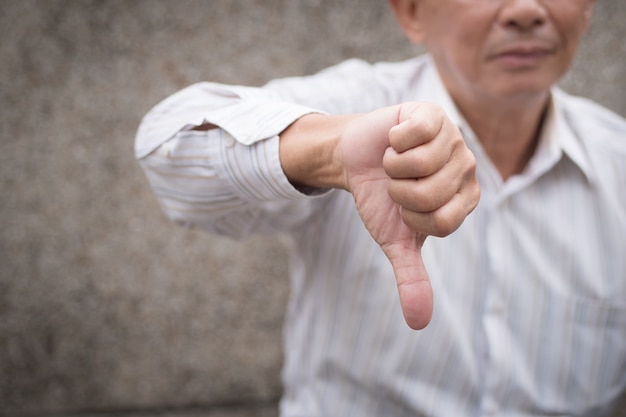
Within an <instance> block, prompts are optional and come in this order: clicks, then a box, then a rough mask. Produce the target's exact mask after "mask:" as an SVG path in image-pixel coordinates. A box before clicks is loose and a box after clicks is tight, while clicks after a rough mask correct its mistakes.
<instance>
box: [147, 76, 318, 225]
mask: <svg viewBox="0 0 626 417" xmlns="http://www.w3.org/2000/svg"><path fill="white" fill-rule="evenodd" d="M312 112H316V110H314V109H311V108H308V107H304V106H300V105H297V104H293V103H288V102H283V101H280V100H277V99H275V98H273V97H271V96H270V94H269V93H266V92H263V91H262V90H260V89H254V88H248V87H237V86H233V87H229V86H221V85H218V84H212V83H200V84H195V85H193V86H191V87H188V88H187V89H185V90H182V91H180V92H178V93H176V94H175V95H173V96H170V97H169V98H167V99H166V100H164V101H163V102H161V103H160V104H158V105H157V106H155V107H154V108H153V109H152V110H151V111H150V112H149V113H148V114H147V115H146V116H145V117H144V119H143V120H142V123H141V125H140V127H139V130H138V132H137V137H136V141H135V155H136V157H137V158H138V159H139V162H140V164H141V166H142V168H143V169H144V172H145V173H146V177H147V179H148V181H149V183H150V185H151V187H152V189H153V191H154V193H155V195H156V196H157V198H158V200H159V203H160V205H161V207H162V209H163V211H164V212H165V214H166V215H167V216H168V217H169V218H170V219H171V220H173V221H175V222H176V223H178V224H181V225H184V226H188V227H198V228H202V229H206V230H208V231H211V232H214V233H219V234H223V235H228V236H232V237H243V236H248V235H251V234H272V233H276V232H279V231H283V230H285V229H288V228H290V227H293V226H295V225H297V224H298V223H299V222H301V221H303V220H304V219H305V218H306V216H307V215H308V214H309V213H310V212H311V210H310V209H309V208H308V206H309V205H310V204H309V203H308V201H309V200H310V199H312V198H314V197H311V196H310V195H307V194H304V193H302V192H301V191H299V190H297V189H296V188H294V187H293V186H292V185H291V184H290V183H289V181H288V179H287V178H286V176H285V175H284V173H283V170H282V167H281V164H280V159H279V149H278V147H279V136H278V135H279V133H280V132H282V131H283V130H284V129H285V128H286V127H287V126H289V125H290V124H291V123H293V122H294V121H295V120H297V119H298V118H299V117H301V116H303V115H305V114H308V113H312ZM207 123H208V124H212V125H215V126H218V128H215V129H210V130H208V131H202V130H194V128H195V127H198V126H201V125H203V124H207Z"/></svg>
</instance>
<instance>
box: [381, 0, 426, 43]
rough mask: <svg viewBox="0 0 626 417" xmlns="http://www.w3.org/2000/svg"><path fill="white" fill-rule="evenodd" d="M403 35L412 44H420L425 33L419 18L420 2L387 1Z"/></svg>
mask: <svg viewBox="0 0 626 417" xmlns="http://www.w3.org/2000/svg"><path fill="white" fill-rule="evenodd" d="M389 5H390V6H391V9H392V10H393V12H394V14H395V15H396V19H397V20H398V23H400V27H402V30H403V31H404V33H405V35H406V36H407V37H408V38H409V39H410V40H411V42H414V43H422V42H423V41H424V38H425V33H424V31H423V28H422V24H421V18H420V13H419V12H420V8H419V6H420V0H389Z"/></svg>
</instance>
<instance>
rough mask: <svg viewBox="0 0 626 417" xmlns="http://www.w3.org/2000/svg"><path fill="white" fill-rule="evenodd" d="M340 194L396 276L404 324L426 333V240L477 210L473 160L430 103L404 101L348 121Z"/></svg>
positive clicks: (429, 293)
mask: <svg viewBox="0 0 626 417" xmlns="http://www.w3.org/2000/svg"><path fill="white" fill-rule="evenodd" d="M339 146H340V150H339V154H340V158H341V165H342V166H343V170H344V173H343V175H344V181H345V188H346V189H348V190H349V191H350V192H351V193H352V195H353V197H354V201H355V203H356V207H357V210H358V212H359V215H360V216H361V219H362V220H363V223H364V224H365V226H366V227H367V229H368V230H369V232H370V233H371V235H372V236H373V238H374V239H375V240H376V242H378V244H379V245H380V246H381V248H382V249H383V251H384V253H385V255H386V256H387V258H389V261H390V262H391V264H392V266H393V270H394V274H395V276H396V281H397V285H398V292H399V296H400V303H401V305H402V311H403V313H404V317H405V320H406V322H407V324H408V325H409V326H410V327H411V328H413V329H421V328H424V327H425V326H426V325H427V324H428V323H429V322H430V319H431V317H432V310H433V292H432V287H431V285H430V280H429V277H428V274H427V272H426V269H425V267H424V264H423V262H422V257H421V248H422V245H423V243H424V241H425V240H426V237H427V236H428V235H434V236H439V237H442V236H446V235H448V234H450V233H452V232H453V231H454V230H456V229H457V228H458V227H459V226H460V225H461V223H462V222H463V220H464V219H465V217H466V216H467V215H468V214H469V213H470V212H471V211H472V210H473V209H474V207H476V205H477V204H478V199H479V194H480V192H479V187H478V182H477V180H476V177H475V166H476V161H475V159H474V156H473V155H472V153H471V152H470V151H469V150H468V149H467V147H466V146H465V143H464V141H463V138H462V136H461V133H460V131H459V130H458V128H457V127H456V126H455V125H454V124H452V123H451V122H450V120H449V119H448V118H447V116H446V115H445V113H444V112H443V111H442V110H441V109H440V108H439V107H438V106H436V105H434V104H428V103H406V104H402V105H399V106H394V107H388V108H384V109H381V110H378V111H375V112H373V113H368V114H366V115H363V116H361V117H359V118H358V119H354V120H352V121H351V122H350V124H349V126H348V127H347V129H346V130H345V132H344V134H343V135H342V136H341V139H340V143H339Z"/></svg>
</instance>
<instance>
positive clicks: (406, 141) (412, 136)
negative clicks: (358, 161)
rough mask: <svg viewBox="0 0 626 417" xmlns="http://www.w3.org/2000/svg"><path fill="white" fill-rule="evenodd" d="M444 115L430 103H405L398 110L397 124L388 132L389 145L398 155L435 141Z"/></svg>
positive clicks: (439, 108) (444, 117)
mask: <svg viewBox="0 0 626 417" xmlns="http://www.w3.org/2000/svg"><path fill="white" fill-rule="evenodd" d="M445 120H447V119H446V115H445V113H444V111H443V110H442V109H441V107H439V106H437V105H435V104H432V103H405V104H403V105H402V106H401V108H400V113H399V123H398V124H397V125H396V126H394V127H393V128H391V129H390V130H389V144H390V145H391V147H392V148H393V149H394V150H395V151H396V152H398V153H402V152H404V151H406V150H408V149H411V148H414V147H416V146H419V145H422V144H424V143H427V142H430V141H431V140H433V139H435V138H436V137H437V135H438V134H439V132H440V131H441V129H442V127H443V124H444V121H445Z"/></svg>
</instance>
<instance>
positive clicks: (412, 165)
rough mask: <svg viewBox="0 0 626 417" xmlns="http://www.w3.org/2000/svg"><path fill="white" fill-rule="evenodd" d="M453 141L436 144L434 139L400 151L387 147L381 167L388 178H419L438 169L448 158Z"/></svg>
mask: <svg viewBox="0 0 626 417" xmlns="http://www.w3.org/2000/svg"><path fill="white" fill-rule="evenodd" d="M453 147H454V143H450V142H449V143H447V144H438V143H437V141H436V140H433V141H431V142H428V143H425V144H423V145H421V146H418V147H416V148H411V149H408V150H406V151H404V152H402V153H398V152H396V151H395V150H394V149H393V148H391V147H389V148H387V150H386V152H385V154H384V156H383V168H384V169H385V173H386V174H387V175H388V176H389V177H390V178H421V177H427V176H429V175H432V174H433V173H435V172H437V171H438V170H440V169H441V168H442V167H443V166H444V165H445V164H446V162H448V160H449V159H450V154H451V153H452V149H453Z"/></svg>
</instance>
